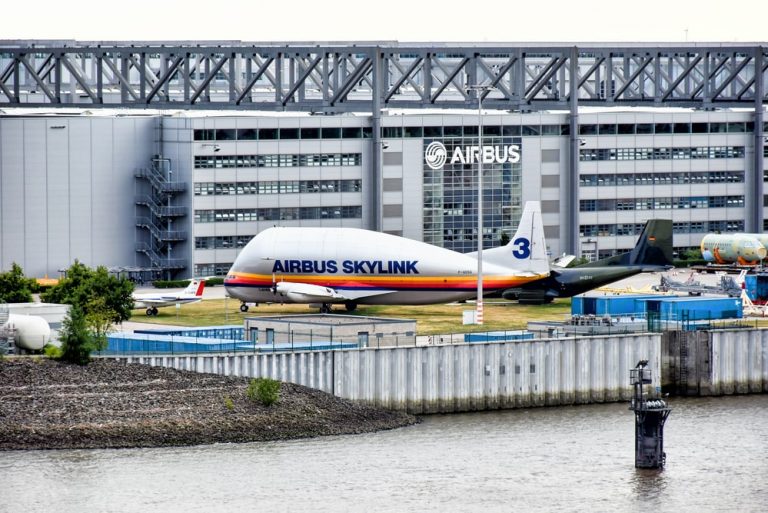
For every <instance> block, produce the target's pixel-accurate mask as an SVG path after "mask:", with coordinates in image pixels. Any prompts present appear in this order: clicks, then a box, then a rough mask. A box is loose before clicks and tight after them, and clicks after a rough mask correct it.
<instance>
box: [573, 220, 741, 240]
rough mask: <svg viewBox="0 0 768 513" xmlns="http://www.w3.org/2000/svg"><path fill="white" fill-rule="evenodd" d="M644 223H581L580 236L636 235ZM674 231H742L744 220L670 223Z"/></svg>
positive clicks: (641, 229)
mask: <svg viewBox="0 0 768 513" xmlns="http://www.w3.org/2000/svg"><path fill="white" fill-rule="evenodd" d="M644 225H645V223H624V224H582V225H580V226H579V235H580V236H581V237H614V236H622V235H633V236H637V235H640V233H641V232H642V231H643V226H644ZM672 231H673V232H674V233H711V232H722V233H725V232H740V231H741V232H743V231H744V221H743V220H735V221H730V220H726V221H720V220H719V221H692V222H680V223H673V224H672Z"/></svg>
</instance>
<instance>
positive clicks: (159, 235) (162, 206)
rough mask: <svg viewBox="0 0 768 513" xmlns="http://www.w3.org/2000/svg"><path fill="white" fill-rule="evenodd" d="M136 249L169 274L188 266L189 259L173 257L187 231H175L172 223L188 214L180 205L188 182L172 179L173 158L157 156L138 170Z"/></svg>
mask: <svg viewBox="0 0 768 513" xmlns="http://www.w3.org/2000/svg"><path fill="white" fill-rule="evenodd" d="M134 176H135V177H136V179H137V190H138V191H140V192H139V193H137V194H136V197H135V203H136V228H137V234H136V235H137V239H136V252H137V253H140V254H142V255H143V256H144V257H145V258H147V259H148V260H149V264H150V267H152V268H155V269H159V270H162V271H164V272H166V273H167V274H168V277H169V278H170V276H171V275H172V274H174V273H175V272H176V271H179V270H181V269H184V268H186V267H188V262H187V259H185V258H172V256H171V255H172V250H173V245H174V244H177V243H179V242H185V241H186V240H187V238H188V234H187V232H186V231H185V230H174V229H173V223H174V221H177V220H178V219H180V218H182V217H184V216H186V215H187V213H188V210H187V207H185V206H183V205H179V204H178V203H179V196H181V195H182V194H184V193H186V190H187V184H186V183H185V182H179V181H176V182H174V181H173V179H172V176H173V171H172V169H171V161H170V159H167V158H163V157H162V156H160V155H155V156H154V157H153V158H152V160H151V162H150V166H149V167H147V168H141V169H138V170H136V172H135V173H134Z"/></svg>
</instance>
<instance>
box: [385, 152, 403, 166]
mask: <svg viewBox="0 0 768 513" xmlns="http://www.w3.org/2000/svg"><path fill="white" fill-rule="evenodd" d="M383 155H384V160H383V164H384V165H385V166H402V165H403V152H401V151H385V152H384V153H383Z"/></svg>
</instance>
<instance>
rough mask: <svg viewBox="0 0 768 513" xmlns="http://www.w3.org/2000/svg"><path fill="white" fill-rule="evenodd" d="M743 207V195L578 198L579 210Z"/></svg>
mask: <svg viewBox="0 0 768 513" xmlns="http://www.w3.org/2000/svg"><path fill="white" fill-rule="evenodd" d="M725 207H728V208H733V207H742V208H743V207H744V196H690V197H678V198H671V197H660V198H620V199H591V200H580V201H579V210H580V211H581V212H606V211H613V210H669V209H680V208H682V209H686V208H725Z"/></svg>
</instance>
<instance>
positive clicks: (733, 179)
mask: <svg viewBox="0 0 768 513" xmlns="http://www.w3.org/2000/svg"><path fill="white" fill-rule="evenodd" d="M743 182H744V171H690V172H688V171H686V172H682V173H616V174H612V175H596V174H585V175H581V176H580V177H579V185H580V186H582V187H603V186H622V185H631V186H634V185H678V184H702V183H743Z"/></svg>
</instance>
